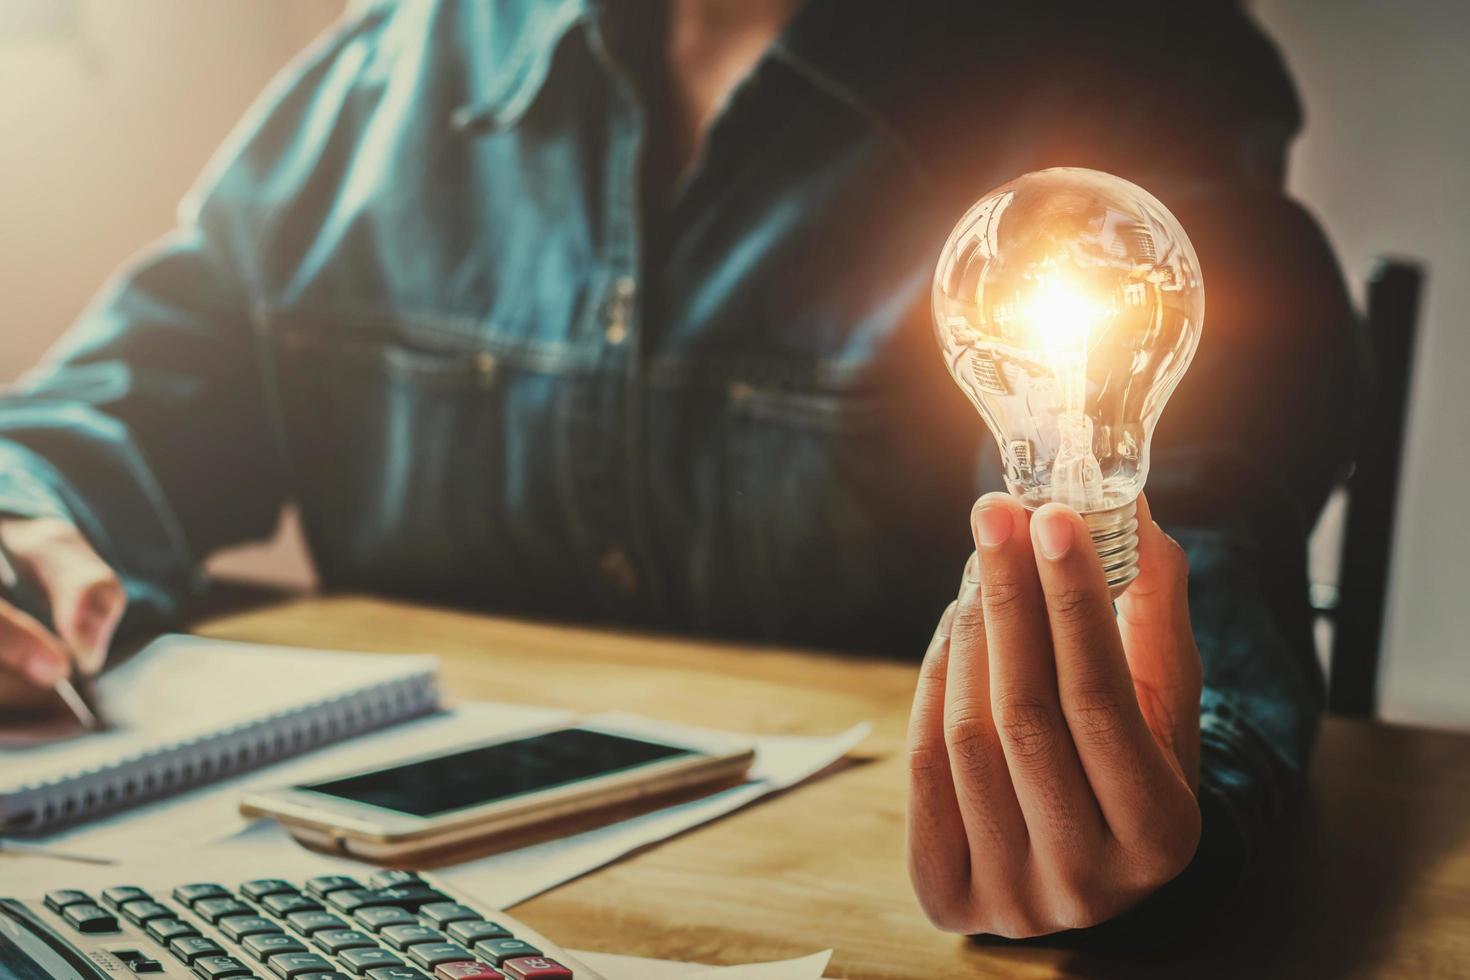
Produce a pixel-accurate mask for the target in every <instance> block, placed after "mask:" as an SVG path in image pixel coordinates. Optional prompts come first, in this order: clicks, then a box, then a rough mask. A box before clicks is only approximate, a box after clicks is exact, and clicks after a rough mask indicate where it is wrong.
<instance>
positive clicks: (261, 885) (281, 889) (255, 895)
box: [240, 878, 296, 902]
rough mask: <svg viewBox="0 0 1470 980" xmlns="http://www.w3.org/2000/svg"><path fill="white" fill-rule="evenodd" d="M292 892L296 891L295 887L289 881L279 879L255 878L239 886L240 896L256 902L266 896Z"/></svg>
mask: <svg viewBox="0 0 1470 980" xmlns="http://www.w3.org/2000/svg"><path fill="white" fill-rule="evenodd" d="M294 891H296V886H295V885H293V884H291V883H290V882H289V881H282V880H281V879H280V878H256V879H255V880H254V881H247V882H245V884H243V885H241V886H240V894H242V895H244V896H245V897H246V898H249V899H254V900H255V901H257V902H258V901H260V900H261V899H262V898H265V897H266V896H267V895H282V894H285V893H287V892H294Z"/></svg>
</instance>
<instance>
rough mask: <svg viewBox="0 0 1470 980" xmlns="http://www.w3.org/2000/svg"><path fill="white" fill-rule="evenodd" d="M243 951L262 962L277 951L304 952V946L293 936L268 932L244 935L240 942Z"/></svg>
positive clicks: (277, 952)
mask: <svg viewBox="0 0 1470 980" xmlns="http://www.w3.org/2000/svg"><path fill="white" fill-rule="evenodd" d="M240 945H241V946H244V947H245V951H246V952H247V953H249V954H250V955H251V956H253V957H255V958H256V959H258V960H260V961H261V962H262V963H264V962H265V961H267V960H269V959H270V958H271V957H272V956H275V955H277V954H279V953H304V952H306V947H305V946H304V945H302V943H301V940H299V939H297V938H296V937H295V936H288V935H286V934H285V933H284V932H268V933H264V934H263V935H256V936H246V937H245V941H244V942H242V943H241V944H240Z"/></svg>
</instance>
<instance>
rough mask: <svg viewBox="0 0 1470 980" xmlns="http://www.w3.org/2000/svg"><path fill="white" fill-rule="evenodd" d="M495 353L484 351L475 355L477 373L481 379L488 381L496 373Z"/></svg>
mask: <svg viewBox="0 0 1470 980" xmlns="http://www.w3.org/2000/svg"><path fill="white" fill-rule="evenodd" d="M495 367H496V361H495V355H494V354H491V353H489V352H488V351H483V352H481V353H479V354H476V355H475V373H476V374H478V375H479V376H480V380H481V381H488V380H490V378H492V377H493V376H494V375H495Z"/></svg>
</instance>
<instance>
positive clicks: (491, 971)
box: [434, 962, 505, 980]
mask: <svg viewBox="0 0 1470 980" xmlns="http://www.w3.org/2000/svg"><path fill="white" fill-rule="evenodd" d="M434 976H435V977H437V978H438V980H504V978H505V974H504V973H501V972H500V971H499V970H497V969H495V967H493V966H491V965H490V964H488V963H475V962H470V963H442V964H440V965H439V966H437V967H435V968H434Z"/></svg>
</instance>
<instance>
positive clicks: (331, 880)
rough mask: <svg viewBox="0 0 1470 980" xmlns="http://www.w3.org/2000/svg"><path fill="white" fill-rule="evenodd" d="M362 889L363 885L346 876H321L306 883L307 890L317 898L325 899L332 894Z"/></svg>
mask: <svg viewBox="0 0 1470 980" xmlns="http://www.w3.org/2000/svg"><path fill="white" fill-rule="evenodd" d="M361 887H362V885H360V884H358V883H357V879H356V878H349V877H347V876H346V875H321V876H320V877H317V878H312V879H310V880H309V881H307V883H306V890H307V891H308V892H310V893H311V894H313V895H315V896H316V897H317V898H323V897H325V896H327V895H330V894H331V893H332V892H340V891H344V890H346V889H348V888H361Z"/></svg>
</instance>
